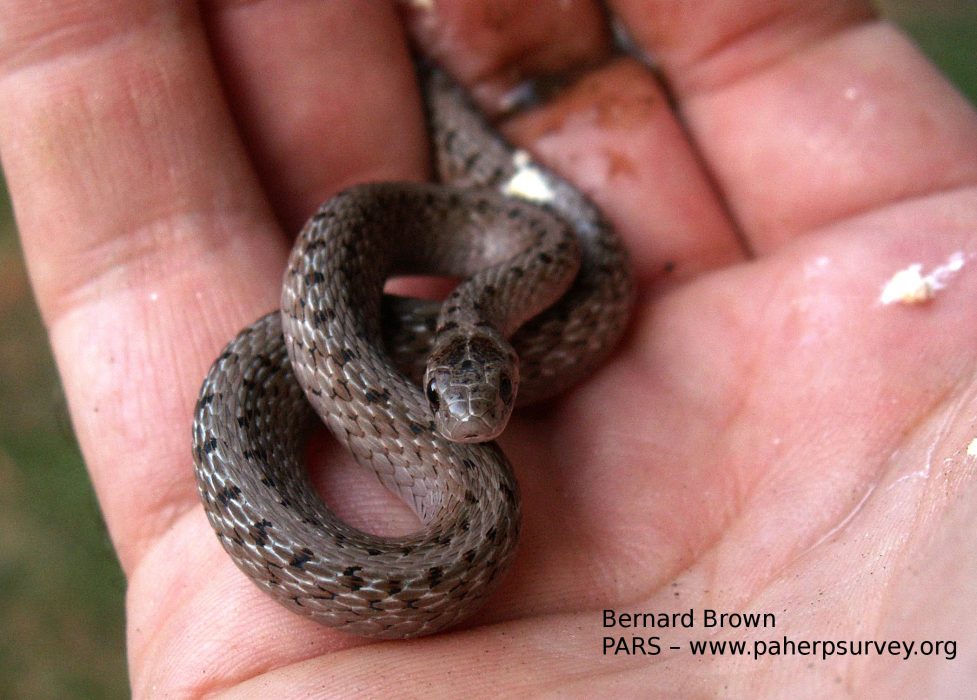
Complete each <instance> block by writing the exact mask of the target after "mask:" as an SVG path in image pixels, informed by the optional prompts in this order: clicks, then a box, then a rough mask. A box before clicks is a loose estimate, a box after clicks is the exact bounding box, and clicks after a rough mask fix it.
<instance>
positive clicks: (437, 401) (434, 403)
mask: <svg viewBox="0 0 977 700" xmlns="http://www.w3.org/2000/svg"><path fill="white" fill-rule="evenodd" d="M434 389H435V384H434V378H433V377H432V378H431V379H430V380H429V381H428V383H427V391H426V392H425V393H426V394H427V402H428V403H429V404H430V405H431V410H432V411H437V410H438V407H439V406H440V405H441V398H440V397H439V396H438V392H437V391H435V390H434Z"/></svg>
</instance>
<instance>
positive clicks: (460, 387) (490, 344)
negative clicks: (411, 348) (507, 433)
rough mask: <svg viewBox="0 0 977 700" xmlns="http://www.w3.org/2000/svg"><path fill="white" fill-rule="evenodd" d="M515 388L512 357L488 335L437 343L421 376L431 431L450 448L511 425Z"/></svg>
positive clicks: (490, 435) (516, 378)
mask: <svg viewBox="0 0 977 700" xmlns="http://www.w3.org/2000/svg"><path fill="white" fill-rule="evenodd" d="M518 387H519V364H518V359H517V358H516V354H515V352H514V351H513V350H512V347H511V346H510V345H509V343H508V342H506V341H505V340H503V339H502V338H501V337H496V336H494V335H489V334H478V335H462V334H455V335H454V336H453V337H451V338H448V339H445V340H444V341H442V340H441V339H439V340H438V342H437V343H435V346H434V349H433V350H432V352H431V356H430V358H429V359H428V364H427V370H426V371H425V373H424V393H425V395H426V396H427V400H428V403H429V404H430V406H431V412H432V413H433V414H434V424H435V427H436V428H437V431H438V433H440V434H441V435H442V436H444V437H446V438H447V439H449V440H451V441H453V442H485V441H487V440H492V439H494V438H496V437H497V436H498V435H499V433H501V432H502V430H503V429H504V428H505V426H506V423H508V422H509V416H510V415H511V414H512V407H513V405H514V404H515V400H516V391H517V389H518Z"/></svg>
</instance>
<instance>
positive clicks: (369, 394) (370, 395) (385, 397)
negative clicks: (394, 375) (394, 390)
mask: <svg viewBox="0 0 977 700" xmlns="http://www.w3.org/2000/svg"><path fill="white" fill-rule="evenodd" d="M363 396H364V398H365V399H366V402H367V403H380V402H381V401H384V402H386V401H389V400H390V391H389V390H388V389H384V390H383V391H380V392H378V391H376V390H374V389H367V390H366V393H365V394H364V395H363Z"/></svg>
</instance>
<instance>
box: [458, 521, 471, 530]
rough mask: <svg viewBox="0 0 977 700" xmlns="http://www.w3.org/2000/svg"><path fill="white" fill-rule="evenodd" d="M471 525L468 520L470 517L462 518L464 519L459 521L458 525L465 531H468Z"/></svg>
mask: <svg viewBox="0 0 977 700" xmlns="http://www.w3.org/2000/svg"><path fill="white" fill-rule="evenodd" d="M470 526H471V525H470V524H469V522H468V518H462V520H461V521H460V522H459V523H458V527H460V528H461V529H462V530H463V531H464V532H468V528H469V527H470Z"/></svg>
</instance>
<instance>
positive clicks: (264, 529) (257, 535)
mask: <svg viewBox="0 0 977 700" xmlns="http://www.w3.org/2000/svg"><path fill="white" fill-rule="evenodd" d="M252 526H253V527H254V532H252V533H251V539H252V540H253V541H254V543H255V545H256V546H258V547H265V546H267V545H268V528H270V527H274V525H272V524H271V523H270V522H268V521H267V520H260V521H258V522H256V523H252Z"/></svg>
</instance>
